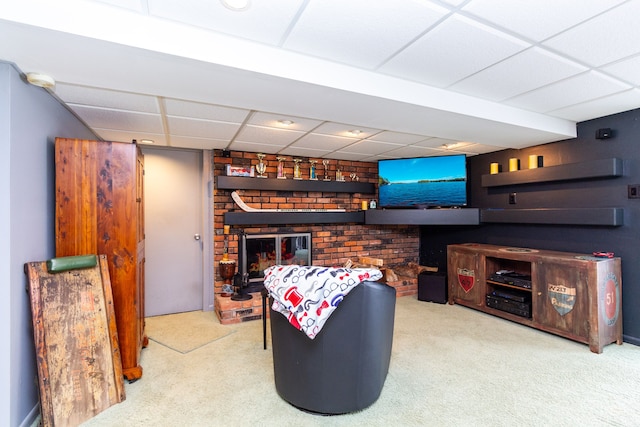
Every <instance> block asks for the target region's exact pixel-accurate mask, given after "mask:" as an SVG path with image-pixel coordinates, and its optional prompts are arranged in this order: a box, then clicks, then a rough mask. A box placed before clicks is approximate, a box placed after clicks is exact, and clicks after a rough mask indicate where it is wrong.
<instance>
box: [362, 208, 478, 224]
mask: <svg viewBox="0 0 640 427" xmlns="http://www.w3.org/2000/svg"><path fill="white" fill-rule="evenodd" d="M364 217H365V224H369V225H374V224H381V225H382V224H389V225H394V224H395V225H478V224H479V223H480V215H479V210H478V209H476V208H455V209H369V210H368V211H365V212H364Z"/></svg>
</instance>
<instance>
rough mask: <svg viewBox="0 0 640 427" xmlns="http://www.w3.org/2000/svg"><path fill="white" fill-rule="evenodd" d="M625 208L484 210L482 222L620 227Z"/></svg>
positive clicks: (481, 216)
mask: <svg viewBox="0 0 640 427" xmlns="http://www.w3.org/2000/svg"><path fill="white" fill-rule="evenodd" d="M623 218H624V209H623V208H538V209H482V210H481V211H480V222H483V223H503V224H508V223H510V224H550V225H597V226H609V227H619V226H621V225H622V224H623V222H624V221H623Z"/></svg>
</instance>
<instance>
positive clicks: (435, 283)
mask: <svg viewBox="0 0 640 427" xmlns="http://www.w3.org/2000/svg"><path fill="white" fill-rule="evenodd" d="M418 300H419V301H429V302H437V303H440V304H445V303H446V302H447V274H446V273H441V272H431V271H423V272H422V273H420V274H419V275H418Z"/></svg>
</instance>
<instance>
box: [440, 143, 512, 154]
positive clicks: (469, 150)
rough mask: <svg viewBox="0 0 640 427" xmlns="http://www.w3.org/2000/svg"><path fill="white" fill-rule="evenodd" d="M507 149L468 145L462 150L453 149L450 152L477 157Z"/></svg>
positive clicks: (493, 146)
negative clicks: (476, 155) (477, 155)
mask: <svg viewBox="0 0 640 427" xmlns="http://www.w3.org/2000/svg"><path fill="white" fill-rule="evenodd" d="M505 148H506V147H497V146H495V145H484V144H471V145H466V146H464V147H462V148H460V149H458V148H452V149H451V150H450V151H452V152H458V153H465V154H467V155H475V154H484V153H491V152H494V151H500V150H503V149H505Z"/></svg>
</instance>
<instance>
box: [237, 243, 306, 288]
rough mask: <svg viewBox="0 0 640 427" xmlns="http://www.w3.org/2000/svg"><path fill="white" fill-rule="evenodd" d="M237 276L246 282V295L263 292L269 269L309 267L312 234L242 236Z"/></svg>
mask: <svg viewBox="0 0 640 427" xmlns="http://www.w3.org/2000/svg"><path fill="white" fill-rule="evenodd" d="M240 242H241V247H240V263H239V265H240V273H241V274H242V275H243V276H244V275H247V276H248V278H249V286H248V289H247V291H248V292H257V291H259V290H261V289H262V281H263V280H264V270H266V269H267V268H269V267H271V266H272V265H289V264H297V265H311V233H277V234H276V233H274V234H243V235H242V238H241V240H240Z"/></svg>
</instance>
